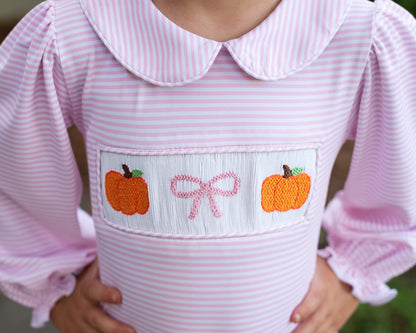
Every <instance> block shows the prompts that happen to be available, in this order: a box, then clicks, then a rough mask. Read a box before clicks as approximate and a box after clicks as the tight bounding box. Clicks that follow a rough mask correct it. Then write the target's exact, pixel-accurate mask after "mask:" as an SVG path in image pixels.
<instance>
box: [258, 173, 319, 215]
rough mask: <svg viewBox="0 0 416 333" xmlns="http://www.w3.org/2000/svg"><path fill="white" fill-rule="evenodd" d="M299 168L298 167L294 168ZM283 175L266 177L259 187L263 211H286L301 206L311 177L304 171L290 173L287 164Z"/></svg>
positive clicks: (307, 193) (307, 191)
mask: <svg viewBox="0 0 416 333" xmlns="http://www.w3.org/2000/svg"><path fill="white" fill-rule="evenodd" d="M296 169H297V170H299V169H298V168H296ZM283 170H284V175H283V176H282V175H273V176H270V177H267V178H266V179H265V180H264V182H263V185H262V188H261V206H262V207H263V210H264V211H265V212H268V213H270V212H273V211H275V210H277V211H279V212H286V211H288V210H290V209H298V208H300V207H302V205H303V204H304V203H305V201H306V199H308V196H309V190H310V188H311V178H310V177H309V175H308V174H306V173H299V174H297V175H293V174H292V170H290V168H289V167H288V166H287V165H284V166H283Z"/></svg>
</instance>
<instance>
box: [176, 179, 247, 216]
mask: <svg viewBox="0 0 416 333" xmlns="http://www.w3.org/2000/svg"><path fill="white" fill-rule="evenodd" d="M225 178H234V188H233V189H232V190H231V191H225V190H222V189H219V188H216V187H214V186H213V184H214V183H216V182H217V181H219V180H221V179H225ZM180 181H188V182H192V183H197V184H199V185H200V188H199V189H197V190H195V191H191V192H181V191H178V189H177V185H178V182H180ZM239 188H240V178H238V176H237V175H236V174H235V173H234V172H232V171H230V172H227V173H222V174H220V175H218V176H215V177H214V178H212V179H211V180H210V181H208V182H206V183H205V182H203V181H202V180H201V179H200V178H198V177H193V176H189V175H178V176H175V177H174V178H173V179H172V183H171V190H172V193H173V194H174V195H176V196H177V197H179V198H194V201H193V204H192V209H191V214H190V215H189V216H188V217H189V218H190V219H194V218H195V217H196V216H197V215H198V210H199V206H200V205H201V201H202V198H203V197H204V196H205V195H206V196H207V197H208V200H209V204H210V206H211V210H212V212H213V213H214V216H215V217H221V216H222V213H221V212H220V210H219V209H218V206H217V203H216V202H215V199H214V195H222V196H224V197H231V196H233V195H236V194H237V192H238V190H239Z"/></svg>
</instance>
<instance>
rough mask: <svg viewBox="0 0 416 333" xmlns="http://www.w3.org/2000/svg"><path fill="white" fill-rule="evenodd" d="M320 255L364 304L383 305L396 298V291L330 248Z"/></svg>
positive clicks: (321, 251)
mask: <svg viewBox="0 0 416 333" xmlns="http://www.w3.org/2000/svg"><path fill="white" fill-rule="evenodd" d="M318 254H319V256H321V257H322V258H324V259H326V260H327V262H328V265H329V266H330V267H331V269H332V270H333V271H334V273H335V274H336V275H337V277H338V278H339V279H340V280H341V281H343V282H345V283H348V284H349V285H351V286H352V294H353V295H354V296H355V297H357V298H358V299H359V300H360V301H361V302H362V303H370V304H371V305H382V304H385V303H388V302H390V301H391V300H392V299H393V298H394V297H396V295H397V290H396V289H391V288H390V287H389V286H387V285H386V283H385V282H383V281H381V280H379V279H377V277H376V276H374V275H371V274H366V273H363V272H361V271H360V270H359V269H358V268H357V267H354V266H353V265H352V264H351V262H349V261H348V260H346V259H345V258H342V257H341V256H339V255H337V254H336V253H335V251H334V250H333V249H332V248H331V247H330V246H328V247H326V248H325V249H322V250H319V251H318Z"/></svg>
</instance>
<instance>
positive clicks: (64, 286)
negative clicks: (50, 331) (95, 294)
mask: <svg viewBox="0 0 416 333" xmlns="http://www.w3.org/2000/svg"><path fill="white" fill-rule="evenodd" d="M75 284H76V278H75V276H74V275H72V274H67V275H62V274H58V273H55V274H52V275H51V277H50V278H49V285H50V289H49V290H48V291H45V292H44V294H43V295H42V298H41V300H40V302H39V304H38V305H37V306H36V307H35V308H34V310H33V312H32V321H31V326H32V327H34V328H39V327H42V326H43V325H45V323H47V322H48V321H49V315H50V311H51V309H52V308H53V306H54V305H55V303H56V302H57V301H58V300H59V299H60V298H61V297H63V296H68V295H70V294H71V293H72V291H73V290H74V288H75Z"/></svg>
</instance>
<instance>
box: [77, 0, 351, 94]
mask: <svg viewBox="0 0 416 333" xmlns="http://www.w3.org/2000/svg"><path fill="white" fill-rule="evenodd" d="M80 1H81V6H82V8H83V11H84V13H85V15H86V16H87V18H88V20H89V22H90V24H91V25H92V26H93V28H94V30H95V31H96V33H97V34H98V36H99V37H100V38H101V40H102V41H103V43H104V44H105V45H106V47H107V48H108V49H109V51H110V52H111V53H112V54H113V56H114V57H115V58H116V59H117V60H118V61H119V62H120V63H121V64H122V65H123V66H124V67H125V68H127V69H128V70H129V71H131V72H132V73H133V74H135V75H137V76H139V77H140V78H142V79H144V80H146V81H148V82H151V83H153V84H156V85H160V86H177V85H183V84H186V83H188V82H192V81H195V80H198V79H199V78H201V77H202V76H204V75H205V74H206V72H207V71H208V70H209V68H210V67H211V65H212V63H213V62H214V60H215V58H216V56H217V54H218V52H219V51H220V49H221V47H223V46H224V47H225V48H227V50H228V51H229V52H230V53H231V55H232V57H233V58H234V60H235V61H236V62H237V63H238V65H239V66H240V67H241V68H242V69H243V70H244V71H246V72H247V73H248V74H249V75H251V76H253V77H254V78H257V79H260V80H278V79H282V78H285V77H287V76H289V75H290V74H292V73H295V72H297V71H299V70H301V69H303V68H304V67H306V66H307V65H309V64H310V63H311V62H313V61H314V60H315V59H316V58H317V57H318V56H319V55H320V54H321V53H322V52H323V50H324V49H325V48H326V46H327V45H328V44H329V42H330V41H331V39H332V38H333V36H334V35H335V33H336V32H337V31H338V29H339V27H340V26H341V24H342V22H343V21H344V19H345V17H346V14H347V12H348V8H349V4H350V2H351V0H283V1H282V2H281V3H280V4H279V6H278V7H277V8H276V9H275V10H274V11H273V12H272V14H270V16H269V17H268V18H267V19H266V20H265V21H263V22H262V23H261V24H260V25H259V26H257V27H256V28H255V29H253V30H251V31H250V32H248V33H246V34H245V35H243V36H241V37H240V38H237V39H233V40H230V41H227V42H223V43H221V42H217V41H213V40H210V39H206V38H203V37H200V36H198V35H195V34H193V33H191V32H189V31H186V30H184V29H182V28H180V27H179V26H177V25H176V24H175V23H173V22H172V21H170V20H169V19H168V18H167V17H166V16H164V15H163V14H162V13H161V12H160V11H159V10H158V9H157V7H156V6H155V5H154V4H153V3H152V1H151V0H80Z"/></svg>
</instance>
